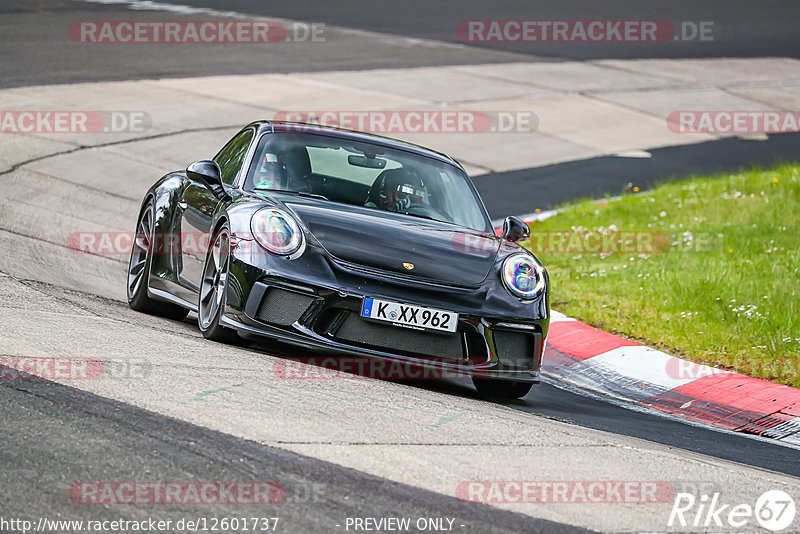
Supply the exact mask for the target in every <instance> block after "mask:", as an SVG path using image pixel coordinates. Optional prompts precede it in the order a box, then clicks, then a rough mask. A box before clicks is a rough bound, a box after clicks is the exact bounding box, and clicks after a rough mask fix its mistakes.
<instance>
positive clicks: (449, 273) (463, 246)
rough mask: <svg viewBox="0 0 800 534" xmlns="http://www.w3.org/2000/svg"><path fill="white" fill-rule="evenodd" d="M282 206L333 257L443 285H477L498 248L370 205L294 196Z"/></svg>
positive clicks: (478, 235) (467, 233)
mask: <svg viewBox="0 0 800 534" xmlns="http://www.w3.org/2000/svg"><path fill="white" fill-rule="evenodd" d="M285 205H286V206H287V207H288V208H289V209H291V210H292V211H293V212H294V213H295V214H296V215H297V216H298V217H299V219H300V221H301V222H302V224H303V225H304V226H305V227H306V228H307V230H308V231H310V232H311V234H312V235H313V236H314V237H315V238H316V240H317V241H318V242H319V243H320V245H322V247H324V248H325V250H327V251H328V253H329V254H331V255H332V256H334V257H335V258H337V259H339V260H344V261H346V262H349V263H352V264H356V265H359V266H363V267H367V268H373V269H379V270H382V271H389V272H394V273H401V274H403V275H405V276H409V277H414V278H419V279H422V280H429V281H435V282H440V283H443V284H447V285H457V286H469V287H477V286H479V285H480V284H481V282H482V281H483V280H484V279H485V278H486V276H487V274H488V273H489V270H490V269H491V268H492V266H493V265H494V261H495V257H496V256H497V251H498V249H499V246H500V239H499V238H498V237H497V236H495V235H494V234H493V233H489V232H479V231H475V230H469V229H464V228H461V227H458V226H454V225H451V224H447V223H442V222H438V221H431V220H427V219H422V218H416V217H411V216H408V215H401V214H397V213H391V212H386V211H381V210H378V209H374V208H365V207H361V206H352V205H348V204H342V203H331V202H327V201H323V200H317V199H306V198H297V197H295V198H292V199H287V200H286V201H285ZM404 264H407V265H405V266H404ZM408 267H412V268H410V269H409V268H408Z"/></svg>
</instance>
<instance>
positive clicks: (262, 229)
mask: <svg viewBox="0 0 800 534" xmlns="http://www.w3.org/2000/svg"><path fill="white" fill-rule="evenodd" d="M250 229H251V230H252V231H253V236H254V237H255V238H256V241H258V242H259V244H260V245H261V246H262V247H264V248H265V249H267V250H269V251H270V252H272V253H273V254H279V255H281V256H289V255H291V254H294V253H295V252H297V250H298V249H299V248H300V245H302V244H303V233H302V231H301V230H300V226H299V225H298V224H297V221H295V220H294V217H292V216H291V215H289V214H288V213H286V212H285V211H283V210H279V209H276V208H264V209H261V210H259V211H257V212H255V214H253V218H252V219H251V220H250Z"/></svg>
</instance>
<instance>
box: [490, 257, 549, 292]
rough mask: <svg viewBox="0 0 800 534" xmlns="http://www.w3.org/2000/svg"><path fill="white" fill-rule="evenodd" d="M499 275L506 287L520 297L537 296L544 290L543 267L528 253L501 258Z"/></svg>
mask: <svg viewBox="0 0 800 534" xmlns="http://www.w3.org/2000/svg"><path fill="white" fill-rule="evenodd" d="M500 276H501V278H502V279H503V283H504V284H505V286H506V288H508V290H509V291H510V292H511V293H513V294H514V295H516V296H517V297H520V298H522V299H532V298H534V297H537V296H538V295H539V294H540V293H541V292H542V291H543V290H544V284H545V279H544V269H543V268H542V266H541V265H539V264H538V263H537V262H536V260H534V259H533V258H532V257H531V256H530V255H529V254H525V253H522V252H520V253H517V254H511V255H510V256H509V257H507V258H506V259H505V260H503V268H502V273H501V274H500Z"/></svg>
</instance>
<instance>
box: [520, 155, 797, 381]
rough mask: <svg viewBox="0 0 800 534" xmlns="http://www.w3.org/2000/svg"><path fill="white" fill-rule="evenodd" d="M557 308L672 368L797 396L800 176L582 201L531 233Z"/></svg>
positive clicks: (696, 182)
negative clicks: (710, 369) (640, 346)
mask: <svg viewBox="0 0 800 534" xmlns="http://www.w3.org/2000/svg"><path fill="white" fill-rule="evenodd" d="M531 232H532V236H531V239H530V240H529V241H527V242H525V243H523V245H525V246H526V247H527V248H529V249H530V250H532V251H533V252H534V253H535V254H536V255H537V256H538V257H539V258H540V259H541V260H542V261H543V262H544V264H545V265H546V266H547V269H548V270H549V272H550V279H551V285H552V289H551V291H552V305H553V308H555V309H557V310H559V311H561V312H563V313H566V314H567V315H569V316H572V317H575V318H578V319H580V320H582V321H585V322H587V323H589V324H592V325H595V326H597V327H599V328H602V329H604V330H607V331H611V332H614V333H617V334H619V335H622V336H624V337H628V338H631V339H636V340H638V341H640V342H642V343H644V344H647V345H650V346H654V347H658V348H661V349H663V350H665V351H667V352H670V353H672V354H674V355H676V356H681V357H683V358H686V359H689V360H693V361H695V362H698V363H704V364H708V365H713V366H716V367H721V368H724V369H730V370H734V371H737V372H740V373H743V374H747V375H750V376H754V377H758V378H764V379H767V380H773V381H777V382H782V383H784V384H789V385H793V386H795V387H800V166H798V165H784V166H779V167H776V168H772V169H769V170H753V171H750V172H741V173H739V174H733V175H731V174H726V175H720V176H711V177H702V178H693V179H689V180H685V181H680V182H675V183H670V184H665V185H661V186H659V187H657V188H655V189H654V190H653V191H650V192H645V193H633V194H625V195H623V196H622V198H621V199H619V200H613V201H609V200H607V201H605V202H599V203H598V202H596V201H594V202H593V201H590V200H586V201H580V202H576V203H571V204H568V205H565V206H563V207H562V209H561V210H560V211H559V213H558V214H557V215H555V216H553V217H551V218H549V219H547V220H545V221H541V222H536V223H533V224H532V225H531Z"/></svg>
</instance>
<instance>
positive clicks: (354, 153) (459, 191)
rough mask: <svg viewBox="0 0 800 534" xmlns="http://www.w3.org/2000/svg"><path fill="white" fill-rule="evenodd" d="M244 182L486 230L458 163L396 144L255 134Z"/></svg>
mask: <svg viewBox="0 0 800 534" xmlns="http://www.w3.org/2000/svg"><path fill="white" fill-rule="evenodd" d="M244 188H245V190H247V191H251V192H256V193H266V194H268V193H269V191H275V190H280V191H290V192H294V193H298V194H305V195H313V196H318V197H321V198H322V197H324V198H325V199H327V200H330V201H333V202H343V203H346V204H355V205H358V206H364V207H367V208H373V209H377V210H385V211H391V212H395V213H401V214H404V215H407V216H413V217H422V218H426V219H433V220H436V221H442V222H446V223H450V224H455V225H458V226H464V227H466V228H470V229H473V230H479V231H490V230H491V225H490V223H489V219H488V217H487V216H486V212H485V210H484V208H483V205H482V204H481V203H480V200H479V199H478V196H477V194H476V193H475V191H474V189H473V188H472V187H471V186H470V183H469V178H467V176H466V174H464V171H463V170H461V169H459V168H458V167H456V166H454V165H451V164H448V163H446V162H443V161H439V160H436V159H433V158H428V157H425V156H420V155H417V154H414V153H412V152H406V151H404V150H397V149H392V148H389V147H386V146H382V145H379V144H373V143H364V142H361V141H352V140H347V139H342V138H337V137H333V136H328V135H322V134H310V133H288V132H283V133H268V134H265V135H263V136H262V137H261V139H260V141H259V143H258V147H257V149H256V154H255V156H254V158H253V162H252V164H251V165H250V169H248V172H247V177H246V179H245V183H244Z"/></svg>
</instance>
